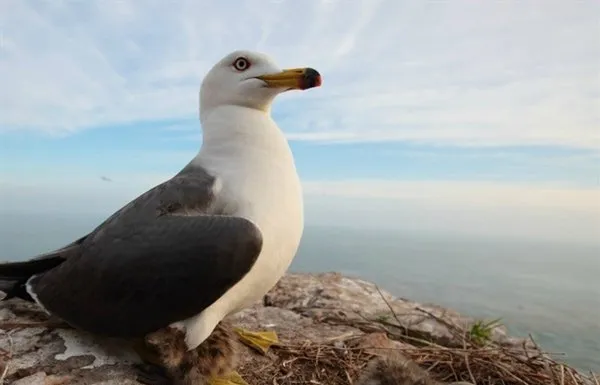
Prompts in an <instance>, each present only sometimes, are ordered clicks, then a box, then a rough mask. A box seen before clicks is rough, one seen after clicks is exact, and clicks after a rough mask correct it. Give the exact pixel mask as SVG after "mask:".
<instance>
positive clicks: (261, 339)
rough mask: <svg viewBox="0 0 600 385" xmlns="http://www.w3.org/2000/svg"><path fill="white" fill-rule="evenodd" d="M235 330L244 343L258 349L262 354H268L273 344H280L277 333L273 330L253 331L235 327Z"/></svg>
mask: <svg viewBox="0 0 600 385" xmlns="http://www.w3.org/2000/svg"><path fill="white" fill-rule="evenodd" d="M234 331H235V332H236V333H237V334H238V336H239V338H240V340H241V341H242V343H243V344H244V345H247V346H249V347H251V348H252V349H254V350H258V351H259V352H260V353H262V354H266V353H267V352H268V351H269V348H270V347H271V346H273V345H277V344H279V339H278V338H277V333H275V332H274V331H272V330H266V331H263V332H253V331H250V330H246V329H242V328H235V329H234Z"/></svg>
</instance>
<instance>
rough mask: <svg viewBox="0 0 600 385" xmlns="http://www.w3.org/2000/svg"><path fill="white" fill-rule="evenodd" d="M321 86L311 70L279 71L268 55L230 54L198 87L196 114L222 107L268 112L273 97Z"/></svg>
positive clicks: (238, 52) (210, 71)
mask: <svg viewBox="0 0 600 385" xmlns="http://www.w3.org/2000/svg"><path fill="white" fill-rule="evenodd" d="M320 85H321V75H320V74H319V72H317V71H316V70H315V69H312V68H309V67H305V68H290V69H281V68H280V67H279V66H278V65H277V64H276V63H275V61H274V60H273V59H271V58H270V57H269V56H267V55H265V54H263V53H260V52H253V51H246V50H241V51H234V52H232V53H230V54H228V55H227V56H225V57H224V58H223V59H221V60H220V61H219V62H217V63H216V64H215V65H214V66H213V67H212V68H211V69H210V70H209V71H208V73H207V74H206V76H205V77H204V80H203V81H202V86H201V87H200V114H201V115H202V114H203V112H206V111H207V110H209V109H212V108H216V107H219V106H222V105H237V106H242V107H247V108H254V109H257V110H262V111H269V110H270V106H271V103H272V102H273V99H275V97H276V96H277V95H278V94H280V93H282V92H286V91H289V90H306V89H309V88H313V87H319V86H320Z"/></svg>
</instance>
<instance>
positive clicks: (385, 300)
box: [375, 285, 408, 334]
mask: <svg viewBox="0 0 600 385" xmlns="http://www.w3.org/2000/svg"><path fill="white" fill-rule="evenodd" d="M375 289H377V292H378V293H379V295H380V296H381V299H382V300H383V302H385V304H386V305H387V307H388V309H390V312H391V313H392V315H393V316H394V318H395V319H396V322H398V327H404V325H403V324H402V322H400V319H399V318H398V314H396V312H395V311H394V308H393V307H392V305H391V304H390V303H389V302H388V300H387V299H385V296H384V295H383V293H382V292H381V290H380V289H379V286H377V285H375ZM405 332H406V330H405ZM406 334H408V333H406Z"/></svg>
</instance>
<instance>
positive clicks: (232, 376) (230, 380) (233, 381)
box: [208, 371, 248, 385]
mask: <svg viewBox="0 0 600 385" xmlns="http://www.w3.org/2000/svg"><path fill="white" fill-rule="evenodd" d="M208 385H248V383H247V382H246V381H245V380H244V379H243V378H242V376H240V374H239V373H238V372H236V371H233V372H231V373H229V374H226V375H224V376H220V377H212V378H211V379H209V380H208Z"/></svg>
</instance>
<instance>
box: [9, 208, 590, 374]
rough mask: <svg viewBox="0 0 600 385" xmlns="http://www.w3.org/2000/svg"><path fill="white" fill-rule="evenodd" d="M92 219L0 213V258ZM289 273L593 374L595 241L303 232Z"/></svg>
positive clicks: (55, 241)
mask: <svg viewBox="0 0 600 385" xmlns="http://www.w3.org/2000/svg"><path fill="white" fill-rule="evenodd" d="M102 219H103V217H102V216H97V217H95V216H89V215H88V216H84V215H81V216H76V215H73V214H58V213H55V214H45V215H39V214H38V215H33V214H23V213H10V212H1V213H0V260H19V259H24V258H26V257H28V256H31V255H34V254H36V253H40V252H43V251H46V250H49V249H52V248H55V247H59V246H61V245H63V244H65V243H67V242H69V241H71V240H73V239H75V238H76V237H79V236H81V235H83V234H85V233H86V232H87V231H89V230H91V229H92V228H93V227H94V225H96V224H97V223H99V221H100V220H102ZM291 270H292V271H304V272H325V271H339V272H341V273H344V274H347V275H350V276H356V277H361V278H364V279H367V280H369V281H372V282H375V283H377V284H378V285H379V286H380V287H381V288H383V289H386V290H388V291H390V292H392V293H393V294H395V295H397V296H400V297H404V298H408V299H412V300H416V301H420V302H430V303H435V304H438V305H441V306H446V307H450V308H453V309H455V310H457V311H460V312H462V313H464V314H468V315H471V316H474V317H483V318H486V319H494V318H499V317H500V318H502V322H503V323H504V324H505V325H506V326H507V327H508V329H509V331H510V332H511V334H513V335H519V336H527V335H528V334H529V333H530V334H531V335H532V336H533V337H534V339H535V340H536V341H537V342H538V343H539V344H540V345H541V346H542V347H544V348H545V349H546V350H547V351H550V352H556V353H560V354H563V356H562V357H561V359H564V360H565V361H566V362H568V363H570V364H572V365H574V366H576V367H578V368H580V369H582V370H594V371H595V372H600V244H599V245H574V244H561V243H548V242H533V241H530V242H525V241H515V240H510V241H509V240H501V239H472V238H467V237H462V238H457V237H455V236H448V235H443V234H426V233H419V234H407V233H400V232H397V231H390V230H361V229H351V228H343V227H337V228H334V227H317V226H307V227H306V229H305V233H304V237H303V241H302V244H301V247H300V250H299V252H298V255H297V257H296V258H295V260H294V262H293V264H292V266H291Z"/></svg>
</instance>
